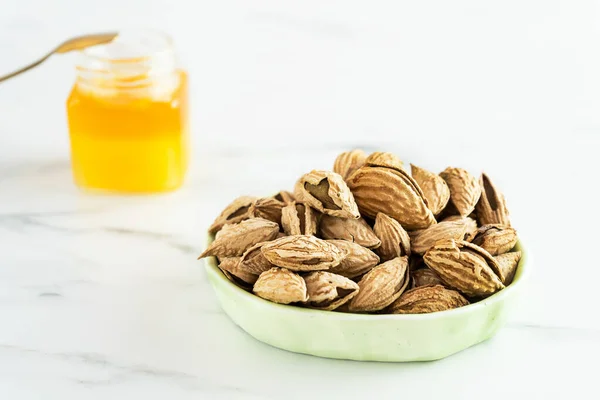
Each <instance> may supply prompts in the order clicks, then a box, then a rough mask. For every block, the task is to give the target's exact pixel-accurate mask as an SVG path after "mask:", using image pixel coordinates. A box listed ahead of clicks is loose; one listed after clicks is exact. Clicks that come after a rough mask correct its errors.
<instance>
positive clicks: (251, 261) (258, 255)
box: [239, 242, 274, 276]
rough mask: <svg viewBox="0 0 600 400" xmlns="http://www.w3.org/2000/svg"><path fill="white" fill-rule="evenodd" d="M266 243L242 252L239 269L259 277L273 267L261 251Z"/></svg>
mask: <svg viewBox="0 0 600 400" xmlns="http://www.w3.org/2000/svg"><path fill="white" fill-rule="evenodd" d="M265 243H267V242H261V243H257V244H255V245H254V246H252V247H250V248H249V249H248V250H246V251H245V252H244V254H243V255H242V257H241V258H240V263H239V269H241V270H243V271H245V272H247V273H250V274H254V275H257V276H258V275H260V274H262V273H263V272H265V271H268V270H270V269H271V268H273V267H274V265H273V264H271V263H270V262H269V260H267V258H266V257H265V255H264V254H263V253H262V251H261V249H262V247H263V245H264V244H265Z"/></svg>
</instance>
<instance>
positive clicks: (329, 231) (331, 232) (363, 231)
mask: <svg viewBox="0 0 600 400" xmlns="http://www.w3.org/2000/svg"><path fill="white" fill-rule="evenodd" d="M319 234H320V236H321V237H322V238H323V239H340V240H348V241H350V242H354V243H357V244H360V245H361V246H363V247H366V248H368V249H376V248H377V247H379V246H380V245H381V240H379V238H378V237H377V235H375V233H374V232H373V230H372V229H371V227H370V226H369V224H367V222H366V221H365V220H364V219H363V218H360V219H348V218H338V217H332V216H331V215H323V216H322V217H321V221H320V222H319Z"/></svg>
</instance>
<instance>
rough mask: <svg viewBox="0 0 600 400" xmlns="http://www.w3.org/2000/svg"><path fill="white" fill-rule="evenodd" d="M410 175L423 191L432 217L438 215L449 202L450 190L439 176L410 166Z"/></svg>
mask: <svg viewBox="0 0 600 400" xmlns="http://www.w3.org/2000/svg"><path fill="white" fill-rule="evenodd" d="M410 169H411V175H412V177H413V179H414V180H415V182H417V184H418V185H419V187H420V188H421V190H422V191H423V197H424V198H425V200H426V203H427V206H428V207H429V209H430V210H431V212H432V213H433V214H434V215H438V214H440V213H441V212H442V210H443V209H444V208H445V207H446V204H448V201H449V200H450V189H448V185H447V184H446V181H445V180H444V179H442V177H441V176H439V175H436V174H434V173H433V172H429V171H427V170H426V169H423V168H419V167H417V166H416V165H413V164H410Z"/></svg>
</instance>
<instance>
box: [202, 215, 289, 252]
mask: <svg viewBox="0 0 600 400" xmlns="http://www.w3.org/2000/svg"><path fill="white" fill-rule="evenodd" d="M278 232H279V225H278V224H276V223H275V222H273V221H268V220H266V219H262V218H252V219H247V220H244V221H242V222H240V223H237V224H230V225H225V226H224V227H223V228H222V229H221V230H220V231H219V232H217V235H216V236H215V240H214V241H213V242H212V243H211V244H210V245H209V246H208V248H207V249H206V250H205V251H204V252H203V253H202V254H201V255H200V257H198V258H199V259H200V258H204V257H208V256H216V257H239V256H241V255H242V254H244V252H245V251H246V250H248V249H249V248H250V247H252V246H254V245H255V244H257V243H260V242H267V241H269V240H272V239H275V237H276V236H277V233H278Z"/></svg>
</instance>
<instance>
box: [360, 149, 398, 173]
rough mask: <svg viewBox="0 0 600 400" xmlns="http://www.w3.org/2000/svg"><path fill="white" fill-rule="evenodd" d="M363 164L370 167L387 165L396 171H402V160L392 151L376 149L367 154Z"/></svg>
mask: <svg viewBox="0 0 600 400" xmlns="http://www.w3.org/2000/svg"><path fill="white" fill-rule="evenodd" d="M365 165H370V166H372V167H387V168H392V169H395V170H397V171H403V169H402V166H403V163H402V160H400V159H399V158H398V157H396V155H394V154H392V153H388V152H383V151H376V152H374V153H371V154H369V157H367V159H366V160H365Z"/></svg>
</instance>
